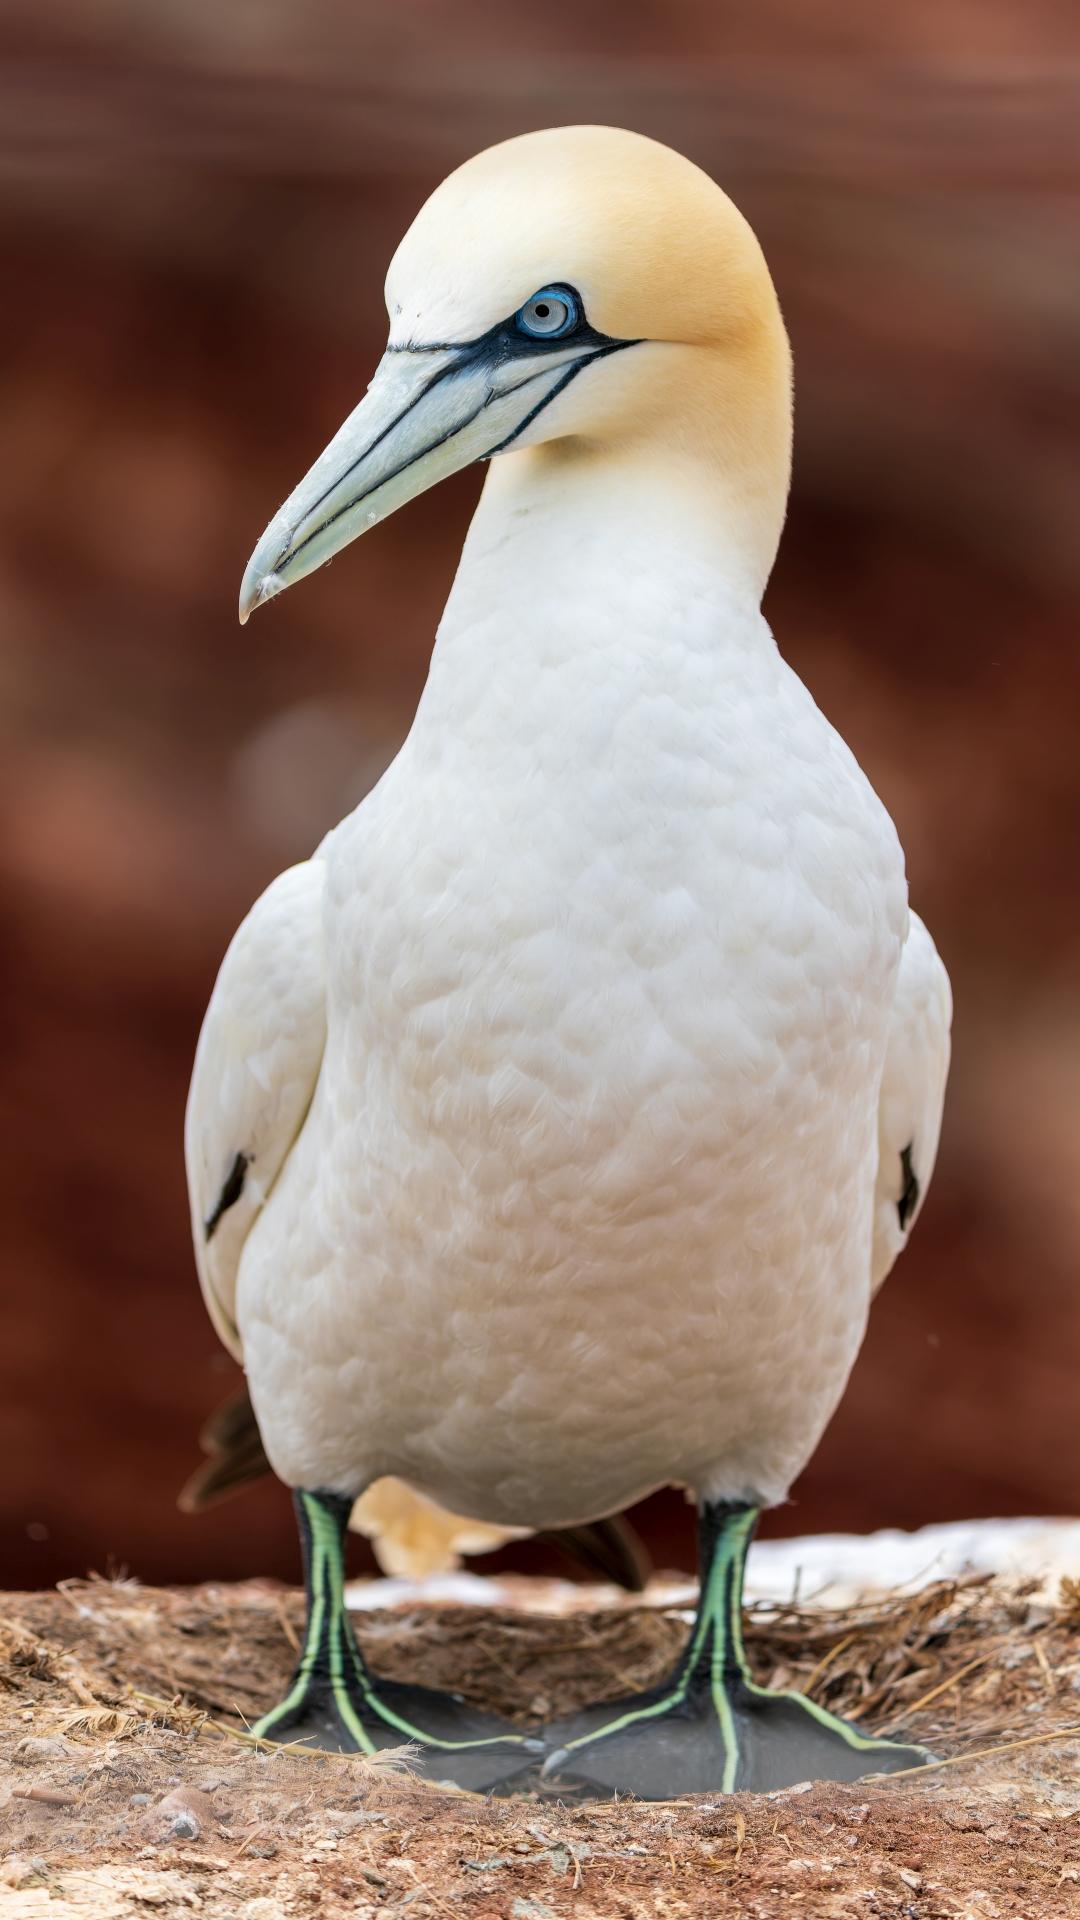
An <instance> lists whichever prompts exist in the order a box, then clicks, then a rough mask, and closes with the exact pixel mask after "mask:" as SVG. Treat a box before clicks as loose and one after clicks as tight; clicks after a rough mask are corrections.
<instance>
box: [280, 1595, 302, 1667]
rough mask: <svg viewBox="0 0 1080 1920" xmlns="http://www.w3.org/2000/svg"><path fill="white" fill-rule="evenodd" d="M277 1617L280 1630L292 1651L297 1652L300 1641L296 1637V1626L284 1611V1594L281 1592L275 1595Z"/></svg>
mask: <svg viewBox="0 0 1080 1920" xmlns="http://www.w3.org/2000/svg"><path fill="white" fill-rule="evenodd" d="M277 1617H278V1620H279V1622H280V1625H281V1631H282V1633H283V1634H284V1635H285V1638H286V1640H287V1641H288V1643H289V1645H290V1647H291V1648H292V1650H293V1652H294V1653H299V1651H300V1642H299V1640H298V1639H297V1637H296V1628H295V1627H294V1626H293V1623H292V1621H291V1620H290V1619H289V1616H288V1614H287V1613H286V1611H285V1595H284V1594H283V1593H279V1594H278V1597H277Z"/></svg>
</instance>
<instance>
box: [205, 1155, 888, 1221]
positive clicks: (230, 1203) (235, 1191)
mask: <svg viewBox="0 0 1080 1920" xmlns="http://www.w3.org/2000/svg"><path fill="white" fill-rule="evenodd" d="M249 1165H250V1162H249V1160H248V1156H247V1154H246V1153H238V1154H237V1156H236V1159H235V1160H234V1161H233V1163H232V1166H231V1167H230V1168H229V1171H228V1173H227V1174H226V1176H225V1185H224V1186H223V1187H222V1189H221V1192H220V1193H219V1194H218V1199H217V1206H216V1207H215V1208H214V1211H213V1213H212V1214H211V1215H210V1218H209V1220H208V1221H207V1222H206V1227H205V1232H206V1237H207V1239H208V1240H212V1239H213V1237H214V1235H215V1233H216V1232H217V1230H218V1227H219V1225H220V1223H221V1216H222V1214H223V1213H228V1211H229V1208H230V1207H235V1205H236V1203H237V1201H238V1200H239V1198H240V1195H241V1194H242V1193H243V1191H244V1175H245V1173H246V1172H247V1170H248V1166H249ZM901 1224H902V1222H901Z"/></svg>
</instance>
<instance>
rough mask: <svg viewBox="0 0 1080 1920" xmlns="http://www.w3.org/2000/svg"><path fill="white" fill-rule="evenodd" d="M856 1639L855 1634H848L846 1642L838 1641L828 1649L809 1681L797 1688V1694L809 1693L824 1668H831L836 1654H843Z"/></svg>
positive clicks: (856, 1635)
mask: <svg viewBox="0 0 1080 1920" xmlns="http://www.w3.org/2000/svg"><path fill="white" fill-rule="evenodd" d="M858 1637H859V1636H858V1634H857V1633H849V1634H848V1636H847V1639H846V1640H838V1641H837V1643H836V1645H835V1647H830V1648H829V1651H828V1653H827V1654H826V1655H825V1658H824V1660H819V1661H818V1663H817V1666H816V1667H815V1668H814V1670H813V1672H812V1674H811V1675H810V1677H809V1679H808V1680H804V1681H803V1684H802V1686H801V1687H800V1688H799V1692H800V1693H809V1691H810V1689H811V1687H812V1686H813V1684H814V1681H815V1680H820V1678H821V1676H822V1674H823V1673H824V1671H825V1669H826V1667H828V1666H831V1664H832V1662H833V1661H834V1660H835V1659H836V1656H837V1654H838V1653H845V1652H846V1651H847V1649H848V1647H850V1646H851V1645H852V1643H853V1642H854V1641H856V1640H857V1639H858Z"/></svg>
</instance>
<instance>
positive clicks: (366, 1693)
mask: <svg viewBox="0 0 1080 1920" xmlns="http://www.w3.org/2000/svg"><path fill="white" fill-rule="evenodd" d="M295 1504H296V1513H297V1518H298V1521H299V1524H300V1536H301V1539H302V1541H303V1546H304V1576H305V1584H306V1587H307V1602H308V1616H307V1629H306V1632H305V1636H304V1645H303V1649H302V1652H301V1655H300V1664H299V1666H298V1667H297V1669H296V1673H295V1675H294V1678H293V1683H292V1686H291V1687H290V1689H289V1692H288V1694H287V1695H286V1697H285V1699H284V1700H283V1701H282V1702H281V1704H280V1706H277V1707H273V1708H271V1710H270V1712H269V1713H267V1714H264V1715H263V1717H262V1719H261V1720H260V1721H258V1722H257V1724H256V1725H255V1727H254V1728H253V1729H252V1731H253V1732H254V1733H256V1734H258V1735H259V1736H260V1737H262V1738H264V1739H267V1740H278V1741H289V1742H292V1741H297V1742H300V1743H302V1744H303V1745H305V1746H311V1747H321V1748H323V1749H329V1750H330V1751H332V1752H338V1753H355V1752H360V1753H377V1752H378V1751H379V1750H380V1749H382V1748H384V1747H400V1746H403V1745H405V1743H406V1742H412V1743H415V1744H416V1746H417V1749H418V1751H417V1753H416V1755H415V1757H414V1759H413V1761H412V1763H411V1764H412V1765H413V1766H415V1767H416V1768H417V1769H418V1770H419V1771H420V1772H422V1773H424V1774H426V1775H427V1776H428V1777H429V1778H430V1779H433V1780H452V1781H453V1782H454V1784H455V1785H457V1786H459V1787H467V1788H470V1789H471V1790H472V1791H474V1792H481V1793H482V1792H489V1791H490V1790H491V1789H492V1788H500V1787H503V1786H504V1785H505V1784H507V1783H508V1782H509V1781H511V1780H512V1779H513V1778H514V1777H515V1776H516V1775H517V1774H520V1773H524V1772H526V1771H527V1770H528V1769H530V1768H533V1767H535V1766H536V1765H537V1763H538V1762H539V1761H540V1760H541V1759H542V1758H543V1754H544V1744H543V1741H542V1740H540V1739H539V1738H536V1737H533V1738H530V1737H528V1736H526V1735H523V1734H522V1733H521V1732H520V1730H519V1729H518V1728H517V1727H515V1726H512V1725H511V1724H510V1723H509V1722H507V1721H504V1720H498V1719H496V1718H495V1717H494V1715H492V1714H484V1713H480V1712H478V1711H477V1710H476V1709H475V1708H473V1707H470V1706H468V1705H467V1704H466V1703H465V1701H463V1700H460V1701H459V1700H457V1699H455V1698H454V1696H453V1695H451V1694H446V1693H436V1692H434V1691H433V1690H432V1689H431V1688H429V1687H409V1686H402V1685H401V1684H400V1683H398V1682H397V1681H393V1680H376V1679H375V1678H374V1677H373V1676H372V1675H371V1674H370V1673H369V1672H368V1670H367V1667H366V1665H365V1663H364V1658H363V1655H362V1654H361V1652H360V1649H359V1647H358V1646H357V1644H356V1639H355V1636H354V1634H353V1630H352V1625H351V1622H350V1620H349V1616H348V1613H347V1611H346V1608H345V1599H344V1562H343V1541H344V1537H345V1529H346V1526H347V1524H348V1519H349V1513H350V1511H351V1507H352V1502H351V1500H348V1499H344V1498H342V1497H340V1496H339V1495H337V1494H332V1493H305V1492H298V1493H297V1494H296V1495H295Z"/></svg>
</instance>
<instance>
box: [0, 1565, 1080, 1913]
mask: <svg viewBox="0 0 1080 1920" xmlns="http://www.w3.org/2000/svg"><path fill="white" fill-rule="evenodd" d="M302 1618H303V1603H302V1596H301V1595H299V1594H297V1593H292V1592H284V1591H282V1590H280V1589H278V1590H274V1589H271V1588H267V1587H264V1586H261V1585H259V1584H257V1583H252V1584H250V1585H247V1586H238V1587H225V1586H220V1587H215V1586H208V1587H203V1588H199V1589H195V1590H186V1591H181V1590H155V1589H149V1588H142V1587H140V1586H138V1584H137V1583H135V1582H116V1583H110V1582H106V1581H96V1580H95V1581H67V1582H65V1583H64V1584H63V1587H62V1589H61V1590H60V1591H59V1592H56V1593H51V1594H12V1595H8V1596H6V1598H5V1599H4V1601H3V1602H2V1604H0V1833H2V1843H0V1852H2V1853H3V1854H4V1855H5V1858H4V1859H3V1860H0V1920H31V1916H37V1917H38V1920H66V1915H67V1913H68V1911H69V1910H70V1914H71V1916H72V1920H74V1916H75V1915H76V1914H79V1915H83V1916H85V1917H86V1920H134V1917H135V1916H136V1915H137V1914H139V1913H142V1914H145V1913H146V1911H147V1909H148V1908H154V1909H155V1910H158V1911H161V1912H163V1913H168V1912H171V1911H175V1913H176V1914H177V1915H178V1916H179V1915H181V1914H190V1913H191V1912H192V1911H193V1910H195V1909H197V1908H201V1907H206V1908H207V1910H208V1915H209V1916H210V1917H211V1920H213V1916H215V1915H217V1914H218V1913H221V1914H222V1915H229V1916H232V1915H234V1914H239V1912H240V1910H241V1907H243V1908H244V1911H245V1913H246V1915H247V1920H289V1916H291V1915H300V1916H306V1915H313V1914H314V1913H315V1909H316V1907H318V1910H319V1913H320V1914H325V1915H329V1916H331V1917H333V1916H336V1915H337V1914H338V1913H339V1912H340V1913H341V1914H344V1913H345V1912H349V1913H351V1914H354V1915H357V1916H373V1915H374V1914H375V1913H376V1912H377V1911H378V1910H379V1909H380V1908H382V1907H384V1906H398V1905H401V1906H405V1905H408V1906H409V1907H410V1909H411V1912H410V1915H409V1920H414V1917H415V1920H425V1916H429V1915H430V1916H433V1917H434V1916H445V1915H447V1914H450V1913H457V1914H463V1915H466V1916H468V1917H469V1920H493V1917H494V1916H495V1915H499V1916H505V1920H550V1917H551V1916H556V1917H557V1916H561V1915H564V1914H569V1913H570V1912H571V1911H573V1913H574V1914H576V1915H577V1916H579V1920H594V1916H595V1917H597V1920H599V1916H604V1920H606V1917H607V1916H609V1915H610V1916H612V1917H613V1920H614V1916H620V1917H623V1916H630V1915H637V1914H639V1913H649V1914H655V1915H657V1916H658V1920H672V1917H673V1916H682V1915H687V1916H694V1920H697V1916H698V1915H701V1916H706V1915H709V1916H711V1915H721V1914H723V1915H726V1914H727V1913H728V1912H730V1913H731V1914H732V1916H733V1920H734V1916H735V1915H737V1914H738V1915H745V1914H747V1913H751V1914H753V1915H754V1920H769V1917H770V1916H772V1915H774V1914H775V1915H779V1914H780V1913H782V1912H785V1913H789V1912H790V1911H791V1908H792V1902H795V1903H796V1904H797V1905H798V1907H799V1910H800V1911H801V1912H802V1913H804V1914H811V1915H818V1914H820V1915H823V1916H824V1915H828V1916H830V1917H831V1916H834V1915H835V1916H837V1920H854V1917H855V1916H862V1915H864V1914H870V1913H873V1914H875V1915H879V1916H880V1915H881V1914H885V1913H890V1912H896V1913H897V1914H898V1915H906V1916H908V1917H909V1920H911V1916H920V1917H921V1916H922V1915H927V1916H939V1915H940V1916H945V1915H955V1916H956V1917H957V1920H961V1916H963V1915H972V1916H974V1915H979V1916H988V1917H989V1920H994V1916H995V1915H999V1916H1004V1915H1006V1914H1013V1913H1016V1914H1020V1913H1025V1914H1034V1913H1035V1912H1036V1911H1037V1912H1038V1914H1039V1916H1040V1920H1042V1916H1043V1915H1047V1916H1057V1915H1059V1914H1060V1915H1065V1914H1066V1913H1075V1912H1076V1911H1077V1908H1078V1906H1080V1883H1078V1881H1077V1875H1078V1874H1080V1726H1078V1733H1077V1737H1076V1738H1070V1736H1069V1733H1068V1731H1066V1730H1067V1729H1069V1728H1070V1727H1071V1726H1072V1725H1073V1723H1080V1692H1078V1690H1077V1689H1078V1685H1080V1587H1078V1584H1077V1583H1074V1582H1065V1583H1063V1587H1062V1592H1061V1597H1060V1604H1059V1605H1058V1606H1057V1607H1050V1606H1045V1605H1041V1604H1039V1603H1038V1602H1037V1601H1036V1600H1035V1597H1034V1589H1033V1588H1032V1587H1031V1586H1030V1584H1029V1585H1028V1586H1024V1585H1016V1584H1011V1585H1010V1584H1008V1583H1005V1582H1001V1581H992V1580H977V1581H967V1582H950V1583H941V1584H939V1585H937V1586H935V1587H933V1588H929V1589H927V1590H925V1591H924V1592H923V1593H921V1594H919V1595H917V1596H915V1597H904V1596H897V1597H893V1598H890V1599H888V1600H885V1601H882V1602H880V1603H878V1604H875V1605H872V1606H864V1607H859V1608H849V1609H846V1610H844V1611H843V1612H834V1613H824V1612H819V1611H816V1610H813V1609H810V1608H799V1607H790V1608H785V1609H775V1608H773V1609H766V1608H756V1609H754V1610H752V1611H751V1612H750V1613H749V1614H748V1616H747V1623H746V1631H747V1647H748V1651H749V1654H750V1658H751V1661H752V1664H753V1666H754V1669H755V1673H756V1676H757V1677H758V1678H759V1679H760V1680H761V1682H762V1683H763V1684H766V1685H768V1684H772V1685H774V1686H775V1685H797V1686H800V1687H802V1688H803V1689H804V1690H806V1691H808V1692H810V1693H811V1695H812V1696H813V1697H814V1698H816V1699H819V1700H821V1701H823V1702H824V1703H825V1704H827V1705H829V1706H830V1707H832V1708H833V1709H834V1710H836V1711H840V1712H843V1713H846V1714H848V1715H849V1716H850V1717H854V1718H856V1719H857V1720H858V1721H859V1722H860V1724H862V1725H863V1726H865V1727H866V1728H867V1730H868V1731H873V1732H879V1731H889V1730H893V1729H895V1730H896V1731H897V1732H900V1733H902V1734H903V1737H904V1738H905V1739H909V1740H912V1739H914V1740H919V1741H922V1742H924V1743H926V1744H928V1745H931V1746H932V1747H933V1748H934V1749H935V1751H936V1752H937V1753H939V1754H940V1755H942V1757H943V1759H944V1760H945V1762H946V1765H945V1766H944V1767H943V1768H941V1769H939V1770H937V1771H936V1772H935V1773H933V1774H925V1773H924V1774H919V1775H916V1776H912V1777H911V1778H909V1779H906V1780H905V1779H897V1780H894V1781H881V1782H880V1783H872V1782H867V1783H866V1784H863V1785H860V1786H859V1787H856V1788H853V1789H852V1788H844V1787H830V1786H821V1787H815V1788H813V1789H812V1790H809V1791H805V1792H799V1791H794V1792H791V1793H788V1794H785V1795H781V1796H774V1797H773V1798H772V1799H768V1798H765V1797H764V1796H754V1795H739V1796H737V1797H736V1798H734V1799H731V1800H727V1801H721V1802H719V1803H716V1802H715V1801H709V1800H708V1799H707V1798H706V1797H705V1796H700V1795H699V1796H696V1798H695V1799H692V1800H687V1801H680V1802H677V1803H672V1804H671V1805H670V1806H656V1805H652V1806H647V1805H641V1806H639V1805H634V1804H623V1805H618V1806H604V1805H595V1806H592V1807H585V1808H577V1809H568V1808H563V1807H561V1806H559V1805H558V1804H554V1805H553V1804H551V1803H543V1804H539V1803H537V1802H536V1801H535V1800H533V1801H522V1800H518V1801H510V1802H506V1803H502V1804H500V1805H496V1804H494V1803H492V1804H487V1803H483V1802H477V1801H476V1800H474V1799H472V1798H470V1797H468V1796H465V1795H457V1796H454V1795H449V1794H447V1793H445V1792H444V1791H442V1790H439V1789H435V1788H431V1787H428V1786H426V1785H425V1784H424V1783H422V1782H420V1781H418V1780H416V1779H415V1778H412V1777H410V1776H409V1773H408V1754H407V1752H401V1751H399V1752H397V1753H396V1754H393V1755H386V1756H382V1758H383V1760H384V1762H386V1763H388V1764H384V1765H381V1766H376V1765H374V1764H372V1763H371V1762H368V1761H366V1760H364V1759H363V1758H362V1757H361V1756H313V1755H310V1754H301V1753H296V1752H290V1751H288V1750H284V1751H278V1752H276V1753H274V1754H273V1755H272V1756H270V1755H268V1754H267V1753H266V1752H263V1753H262V1754H257V1753H254V1752H252V1751H251V1744H250V1740H249V1738H248V1737H247V1736H246V1735H245V1731H244V1728H245V1722H246V1721H250V1719H251V1718H252V1717H254V1715H255V1714H257V1713H258V1712H260V1711H262V1709H263V1708H264V1707H265V1706H266V1705H267V1704H268V1703H269V1702H270V1701H271V1700H273V1699H274V1698H276V1697H278V1696H279V1695H280V1692H281V1690H282V1688H283V1685H284V1683H285V1681H286V1679H287V1678H288V1675H289V1672H290V1670H291V1668H292V1665H293V1662H294V1660H295V1645H294V1642H295V1640H296V1638H297V1637H298V1635H299V1631H300V1628H301V1626H302ZM356 1624H357V1628H358V1632H359V1635H360V1638H361V1641H362V1644H363V1647H364V1651H365V1653H366V1655H367V1657H368V1659H369V1661H370V1662H371V1664H372V1666H373V1668H374V1669H375V1670H376V1671H377V1672H380V1673H384V1674H387V1675H391V1676H393V1677H405V1676H408V1677H410V1678H412V1679H416V1680H422V1681H424V1682H425V1683H426V1684H429V1685H435V1686H451V1685H452V1686H453V1687H454V1689H455V1690H456V1691H459V1692H462V1693H465V1694H466V1695H467V1696H468V1697H470V1698H471V1699H473V1700H475V1701H476V1702H477V1703H478V1704H479V1705H482V1706H485V1707H489V1708H492V1709H494V1710H496V1711H499V1712H501V1713H504V1714H506V1715H508V1716H509V1717H512V1718H514V1719H515V1720H517V1721H518V1722H519V1723H521V1724H525V1723H527V1722H528V1721H529V1720H530V1719H535V1718H537V1717H539V1716H541V1715H544V1716H546V1715H548V1714H550V1713H552V1712H556V1713H558V1712H564V1711H567V1710H568V1709H570V1708H572V1707H574V1706H576V1705H577V1704H579V1703H580V1702H582V1701H584V1700H586V1699H590V1698H594V1699H595V1698H599V1697H604V1696H606V1697H609V1698H614V1697H617V1696H618V1695H619V1694H620V1693H622V1692H625V1691H626V1689H627V1688H628V1687H640V1686H645V1685H648V1684H649V1683H650V1682H651V1681H653V1680H655V1679H657V1678H659V1677H660V1676H661V1674H663V1673H664V1672H665V1671H666V1670H667V1669H668V1668H669V1667H670V1665H671V1664H672V1662H673V1660H674V1659H675V1657H676V1656H677V1654H678V1652H679V1650H680V1649H681V1647H682V1645H683V1644H684V1642H685V1638H686V1634H687V1631H688V1625H687V1621H686V1618H685V1616H683V1615H680V1614H676V1613H670V1612H669V1613H663V1612H658V1611H655V1610H650V1609H648V1608H646V1607H640V1606H631V1607H628V1608H626V1609H625V1610H623V1611H613V1612H606V1613H600V1614H592V1615H589V1614H585V1615H582V1614H578V1615H573V1616H569V1617H561V1618H552V1617H544V1616H539V1615H535V1614H530V1615H524V1614H514V1613H508V1612H502V1613H490V1612H483V1611H480V1610H477V1609H466V1608H461V1609H450V1608H447V1609H437V1610H436V1609H421V1608H417V1609H415V1610H413V1611H411V1612H408V1613H403V1614H399V1613H393V1614H381V1615H378V1614H376V1615H372V1614H368V1615H361V1616H358V1617H357V1620H356ZM985 1748H991V1749H993V1752H992V1753H991V1755H990V1757H989V1758H983V1759H979V1758H978V1757H977V1755H978V1754H979V1753H980V1752H982V1750H983V1749H985ZM185 1783H186V1785H187V1787H188V1788H190V1787H198V1788H200V1789H201V1790H202V1791H203V1792H204V1793H209V1794H210V1795H211V1799H212V1807H213V1817H212V1819H210V1820H206V1819H205V1818H204V1820H203V1826H202V1830H201V1833H200V1835H199V1837H198V1838H197V1839H196V1840H195V1841H190V1840H189V1841H186V1842H184V1843H182V1844H181V1843H175V1844H169V1845H160V1846H158V1845H148V1844H147V1835H146V1832H144V1831H143V1830H142V1825H141V1823H142V1821H143V1817H144V1815H143V1810H142V1805H141V1799H140V1800H138V1801H136V1803H135V1804H133V1803H132V1795H133V1794H134V1795H137V1796H146V1801H147V1805H148V1806H152V1805H153V1803H154V1802H156V1801H157V1800H158V1799H159V1798H160V1797H161V1796H162V1795H163V1794H164V1793H165V1792H166V1791H167V1790H170V1789H171V1790H172V1791H174V1792H175V1791H177V1790H181V1789H182V1788H183V1786H184V1784H185ZM31 1796H33V1797H31ZM252 1901H254V1902H257V1905H254V1906H252V1905H250V1903H251V1902H252Z"/></svg>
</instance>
